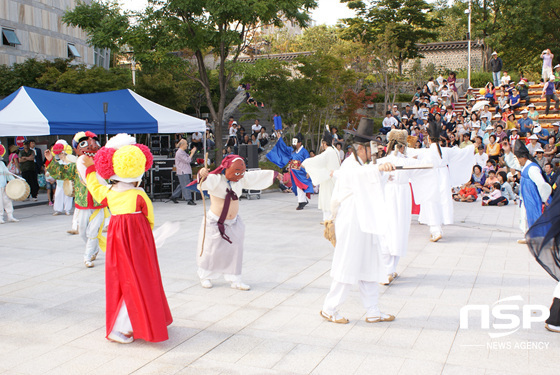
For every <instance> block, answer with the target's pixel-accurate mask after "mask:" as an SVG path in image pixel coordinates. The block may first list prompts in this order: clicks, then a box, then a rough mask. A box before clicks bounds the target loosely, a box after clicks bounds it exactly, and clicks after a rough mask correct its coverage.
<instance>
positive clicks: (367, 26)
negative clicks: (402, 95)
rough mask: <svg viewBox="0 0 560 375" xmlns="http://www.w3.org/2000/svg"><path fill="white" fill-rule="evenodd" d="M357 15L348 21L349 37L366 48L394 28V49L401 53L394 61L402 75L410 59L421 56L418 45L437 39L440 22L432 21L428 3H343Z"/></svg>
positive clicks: (419, 0)
mask: <svg viewBox="0 0 560 375" xmlns="http://www.w3.org/2000/svg"><path fill="white" fill-rule="evenodd" d="M342 2H346V3H348V7H349V8H350V9H353V10H355V11H356V13H357V17H355V18H349V19H346V20H345V23H346V24H347V26H348V28H347V30H346V33H345V35H346V37H350V38H353V39H355V40H356V39H357V40H359V41H361V42H362V43H365V44H376V43H377V42H378V41H379V39H380V38H383V35H385V32H386V30H387V28H391V34H392V38H393V42H394V45H395V46H397V47H398V49H399V52H398V53H397V54H396V55H395V56H393V57H392V60H393V61H394V63H395V64H396V65H397V67H398V71H399V75H402V65H403V63H404V61H406V60H407V59H413V58H415V57H417V56H419V53H418V48H417V46H416V44H417V43H421V42H425V41H428V40H431V39H433V38H435V37H436V35H437V34H436V33H435V32H434V31H433V30H434V29H435V28H437V27H439V26H440V25H441V21H440V20H438V19H433V18H431V17H429V14H430V12H431V11H432V10H433V6H432V5H430V4H428V3H427V2H426V1H425V0H371V1H369V2H368V4H366V2H364V1H360V0H342Z"/></svg>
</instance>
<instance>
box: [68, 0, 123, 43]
mask: <svg viewBox="0 0 560 375" xmlns="http://www.w3.org/2000/svg"><path fill="white" fill-rule="evenodd" d="M62 22H64V23H65V24H67V25H70V26H76V27H80V28H81V29H83V30H84V31H85V32H86V33H87V34H88V36H89V39H88V43H89V44H90V45H92V46H95V47H98V48H109V49H110V50H111V51H113V52H118V51H119V49H120V47H121V46H122V44H123V43H126V42H125V35H127V34H128V33H129V32H131V30H132V28H131V27H130V24H129V20H128V16H127V15H126V14H122V13H121V11H120V8H119V5H118V3H117V2H116V1H115V2H108V3H102V2H97V1H94V2H92V3H91V4H89V5H88V4H86V3H83V2H78V5H76V7H75V8H74V9H73V10H71V11H68V12H66V13H65V14H64V16H62Z"/></svg>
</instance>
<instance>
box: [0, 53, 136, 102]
mask: <svg viewBox="0 0 560 375" xmlns="http://www.w3.org/2000/svg"><path fill="white" fill-rule="evenodd" d="M21 86H28V87H33V88H38V89H44V90H50V91H58V92H67V93H74V94H87V93H92V92H103V91H111V90H121V89H126V88H130V87H132V80H131V76H130V71H129V70H128V69H124V68H112V69H110V70H105V69H103V68H100V67H93V68H91V69H89V68H87V67H86V66H85V65H74V64H72V61H71V60H68V59H67V60H63V59H56V60H54V61H47V60H45V61H39V60H34V59H29V60H26V61H25V62H23V63H21V64H14V65H12V66H0V95H9V94H11V93H12V92H14V91H15V90H17V89H18V88H19V87H21Z"/></svg>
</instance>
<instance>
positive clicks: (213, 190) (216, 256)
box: [196, 170, 274, 278]
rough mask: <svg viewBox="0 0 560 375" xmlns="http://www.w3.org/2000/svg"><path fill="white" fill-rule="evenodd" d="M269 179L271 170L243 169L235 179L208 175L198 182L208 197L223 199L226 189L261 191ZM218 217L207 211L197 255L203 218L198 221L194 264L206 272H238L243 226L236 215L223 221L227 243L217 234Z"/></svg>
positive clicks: (232, 273)
mask: <svg viewBox="0 0 560 375" xmlns="http://www.w3.org/2000/svg"><path fill="white" fill-rule="evenodd" d="M273 182H274V171H271V170H263V171H247V172H245V176H244V177H243V178H242V179H241V180H239V181H237V182H232V181H228V180H227V179H226V176H225V175H224V174H209V175H208V177H207V178H206V180H204V181H203V182H202V183H201V188H202V189H203V190H207V191H208V194H210V195H212V196H215V197H218V198H222V199H224V198H225V197H226V194H227V193H226V189H228V188H231V189H232V190H233V191H234V192H235V194H236V195H237V196H238V197H239V196H241V193H242V192H243V189H251V190H262V189H266V188H267V187H269V186H270V185H272V183H273ZM218 219H219V216H216V215H215V214H214V213H212V212H211V211H208V213H207V220H206V238H205V240H204V252H203V254H202V256H200V248H201V247H202V238H203V235H204V220H203V221H202V224H201V227H200V232H199V238H198V247H197V249H198V251H197V258H196V260H197V265H198V267H199V268H200V269H202V270H204V271H210V272H209V273H208V274H210V273H215V274H219V273H221V274H227V275H241V270H242V263H243V241H244V238H245V225H244V224H243V221H242V220H241V218H240V217H239V215H237V216H236V217H235V218H233V219H231V220H225V222H224V226H225V233H226V235H227V236H228V237H229V238H230V240H231V243H229V242H227V241H226V240H224V239H223V238H222V236H221V234H220V231H219V229H218ZM211 278H212V277H211Z"/></svg>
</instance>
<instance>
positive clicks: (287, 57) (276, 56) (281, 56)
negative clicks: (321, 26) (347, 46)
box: [237, 51, 314, 63]
mask: <svg viewBox="0 0 560 375" xmlns="http://www.w3.org/2000/svg"><path fill="white" fill-rule="evenodd" d="M313 53H314V52H313V51H308V52H289V53H273V54H267V55H252V56H246V57H239V58H238V59H237V61H238V62H243V63H253V62H255V61H256V60H263V59H264V60H281V61H291V60H293V59H295V58H296V57H299V56H310V55H312V54H313Z"/></svg>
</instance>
